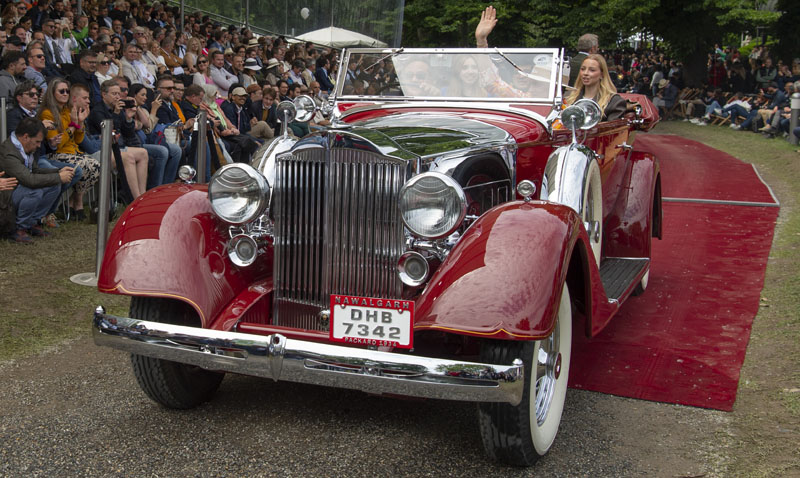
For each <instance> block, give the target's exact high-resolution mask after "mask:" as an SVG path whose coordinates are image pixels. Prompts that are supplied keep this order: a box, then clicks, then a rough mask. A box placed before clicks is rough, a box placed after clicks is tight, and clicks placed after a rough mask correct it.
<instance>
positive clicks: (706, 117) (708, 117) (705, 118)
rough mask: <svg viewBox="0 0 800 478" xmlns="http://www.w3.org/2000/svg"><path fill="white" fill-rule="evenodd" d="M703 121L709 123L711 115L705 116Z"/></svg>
mask: <svg viewBox="0 0 800 478" xmlns="http://www.w3.org/2000/svg"><path fill="white" fill-rule="evenodd" d="M703 119H704V120H706V121H708V120H710V119H711V115H703Z"/></svg>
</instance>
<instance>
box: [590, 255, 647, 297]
mask: <svg viewBox="0 0 800 478" xmlns="http://www.w3.org/2000/svg"><path fill="white" fill-rule="evenodd" d="M648 264H650V259H647V258H640V257H637V258H632V259H629V258H622V257H607V258H606V259H605V260H603V262H602V263H601V264H600V279H601V280H602V281H603V287H604V288H605V289H606V294H608V299H609V300H619V299H620V298H621V297H622V295H623V294H624V293H625V291H626V290H628V288H629V287H630V285H631V283H632V282H633V281H634V280H635V279H636V278H637V277H638V276H639V274H641V272H642V271H643V270H644V269H645V268H646V267H647V266H648Z"/></svg>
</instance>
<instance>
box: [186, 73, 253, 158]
mask: <svg viewBox="0 0 800 478" xmlns="http://www.w3.org/2000/svg"><path fill="white" fill-rule="evenodd" d="M204 89H205V96H204V97H203V103H202V104H201V105H200V107H201V108H203V109H205V110H206V111H207V113H208V118H209V121H214V125H215V127H216V128H215V132H216V133H218V134H219V136H220V137H221V138H222V141H223V143H224V144H225V150H226V151H227V153H228V154H229V156H230V157H231V160H232V161H233V162H236V163H246V162H249V161H250V156H251V155H252V154H253V153H255V152H256V150H257V149H258V147H259V144H258V143H257V142H256V141H255V140H254V139H253V138H251V137H249V136H246V135H243V134H241V133H240V132H239V130H238V129H236V127H235V126H233V124H232V122H231V120H230V119H229V118H227V117H226V116H225V113H224V112H223V111H222V110H221V109H220V108H219V105H218V104H217V101H216V99H217V98H216V88H215V87H213V86H211V85H206V86H205V87H204Z"/></svg>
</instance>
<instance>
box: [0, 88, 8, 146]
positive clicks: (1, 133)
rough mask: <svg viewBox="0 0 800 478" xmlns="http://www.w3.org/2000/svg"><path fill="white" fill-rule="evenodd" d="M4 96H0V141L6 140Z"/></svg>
mask: <svg viewBox="0 0 800 478" xmlns="http://www.w3.org/2000/svg"><path fill="white" fill-rule="evenodd" d="M6 106H7V105H6V97H5V96H4V97H2V98H0V143H4V142H5V141H6V125H7V124H8V123H7V121H8V119H7V118H6V113H8V112H7V111H6Z"/></svg>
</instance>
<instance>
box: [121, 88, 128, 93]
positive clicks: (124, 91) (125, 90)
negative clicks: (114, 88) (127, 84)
mask: <svg viewBox="0 0 800 478" xmlns="http://www.w3.org/2000/svg"><path fill="white" fill-rule="evenodd" d="M119 92H120V93H127V92H128V89H127V88H122V87H120V89H119Z"/></svg>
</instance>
